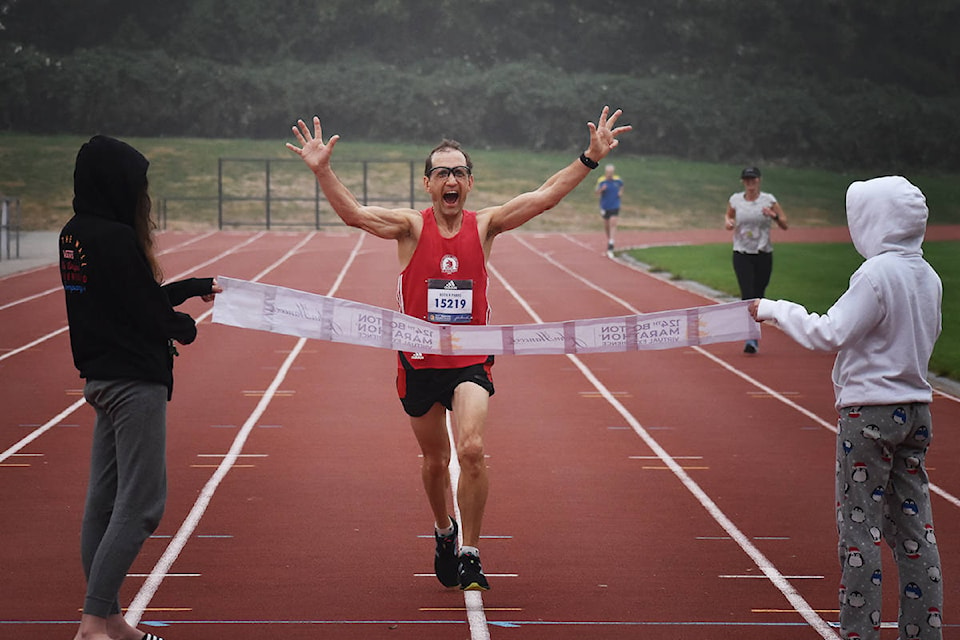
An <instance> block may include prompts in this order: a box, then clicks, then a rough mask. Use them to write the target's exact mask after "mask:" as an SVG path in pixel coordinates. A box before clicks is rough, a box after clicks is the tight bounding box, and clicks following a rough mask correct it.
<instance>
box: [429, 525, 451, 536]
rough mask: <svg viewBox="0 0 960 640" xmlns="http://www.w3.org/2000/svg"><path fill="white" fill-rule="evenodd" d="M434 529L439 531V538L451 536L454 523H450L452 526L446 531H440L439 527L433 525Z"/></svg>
mask: <svg viewBox="0 0 960 640" xmlns="http://www.w3.org/2000/svg"><path fill="white" fill-rule="evenodd" d="M433 528H434V529H436V530H437V535H438V536H449V535H450V534H452V533H453V522H451V523H450V526H449V527H447V528H446V529H440V528H439V527H437V525H433Z"/></svg>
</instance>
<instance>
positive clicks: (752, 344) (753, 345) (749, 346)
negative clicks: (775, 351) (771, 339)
mask: <svg viewBox="0 0 960 640" xmlns="http://www.w3.org/2000/svg"><path fill="white" fill-rule="evenodd" d="M759 350H760V345H759V344H757V341H756V340H747V341H746V343H745V344H744V345H743V352H744V353H756V352H757V351H759Z"/></svg>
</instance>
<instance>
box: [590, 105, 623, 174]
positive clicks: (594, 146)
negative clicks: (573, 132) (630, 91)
mask: <svg viewBox="0 0 960 640" xmlns="http://www.w3.org/2000/svg"><path fill="white" fill-rule="evenodd" d="M621 115H623V111H622V110H620V109H617V110H616V111H614V112H613V113H612V114H611V113H610V107H604V108H603V111H601V112H600V120H599V121H598V122H597V124H594V123H592V122H588V123H587V128H588V129H589V130H590V148H589V149H588V150H587V151H586V156H587V157H588V158H590V159H591V160H593V161H595V162H599V161H600V160H601V159H603V158H605V157H606V156H607V154H608V153H610V151H612V150H613V148H614V147H616V146H617V145H618V144H620V141H619V140H618V139H617V136H619V135H620V134H622V133H626V132H627V131H630V130H632V129H633V127H632V126H631V125H629V124H625V125H622V126H619V127H616V128H615V127H614V125H616V124H617V120H618V119H619V118H620V116H621Z"/></svg>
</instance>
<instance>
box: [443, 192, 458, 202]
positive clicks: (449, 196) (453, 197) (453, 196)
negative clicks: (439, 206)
mask: <svg viewBox="0 0 960 640" xmlns="http://www.w3.org/2000/svg"><path fill="white" fill-rule="evenodd" d="M459 199H460V194H459V193H457V192H456V191H447V192H446V193H444V194H443V201H444V203H446V204H457V201H458V200H459Z"/></svg>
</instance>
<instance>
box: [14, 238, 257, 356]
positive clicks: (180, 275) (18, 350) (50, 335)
mask: <svg viewBox="0 0 960 640" xmlns="http://www.w3.org/2000/svg"><path fill="white" fill-rule="evenodd" d="M265 233H266V231H261V232H259V233H257V234H255V235H253V236H251V237H250V238H249V239H247V240H246V241H244V242H241V243H240V244H238V245H235V246H233V247H231V248H229V249H227V250H226V251H223V252H222V253H219V254H217V255H216V256H214V257H212V258H210V259H209V260H206V261H204V262H201V263H200V264H198V265H194V266H193V267H191V268H190V269H187V270H186V271H182V272H180V273H178V274H177V275H175V276H171V277H170V281H171V282H173V281H176V280H180V279H181V278H185V277H187V276H188V275H190V274H192V273H193V272H195V271H196V270H197V269H202V268H204V267H206V266H208V265H210V264H213V263H214V262H216V261H218V260H221V259H223V258H225V257H227V256H228V255H230V254H231V253H234V252H235V251H237V250H238V249H241V248H243V247H245V246H247V245H248V244H250V243H251V242H253V241H255V240H258V239H259V238H260V237H261V236H262V235H263V234H265ZM67 329H69V326H63V327H60V328H59V329H57V330H56V331H51V332H50V333H48V334H47V335H45V336H43V337H42V338H37V339H36V340H34V341H33V342H31V343H30V344H25V345H23V346H22V347H17V348H16V349H12V350H10V351H8V352H7V353H4V354H3V355H0V362H3V361H4V360H6V359H7V358H11V357H13V356H15V355H17V354H18V353H22V352H24V351H26V350H27V349H31V348H33V347H35V346H37V345H38V344H41V343H43V342H46V341H47V340H49V339H51V338H54V337H56V336H58V335H60V334H61V333H63V332H65V331H66V330H67Z"/></svg>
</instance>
